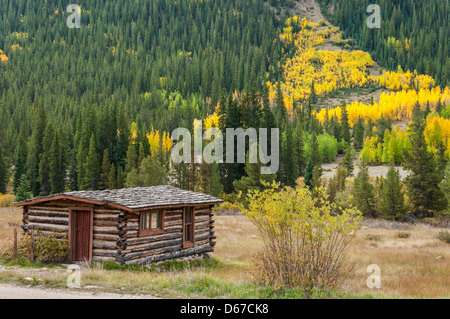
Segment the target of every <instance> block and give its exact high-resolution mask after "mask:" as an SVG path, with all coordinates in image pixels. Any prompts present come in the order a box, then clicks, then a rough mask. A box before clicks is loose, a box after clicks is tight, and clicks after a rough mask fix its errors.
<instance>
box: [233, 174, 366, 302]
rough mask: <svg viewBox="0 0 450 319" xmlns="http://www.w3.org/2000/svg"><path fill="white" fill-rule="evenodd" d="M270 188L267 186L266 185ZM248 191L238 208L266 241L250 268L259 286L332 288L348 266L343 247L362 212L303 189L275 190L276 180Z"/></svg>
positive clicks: (340, 279) (341, 278)
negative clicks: (339, 211) (340, 206)
mask: <svg viewBox="0 0 450 319" xmlns="http://www.w3.org/2000/svg"><path fill="white" fill-rule="evenodd" d="M269 186H270V187H269ZM267 187H268V188H267V189H266V190H264V191H262V192H259V191H250V192H249V194H248V196H247V199H248V208H243V210H242V212H243V213H244V214H245V215H247V217H248V218H249V219H250V221H251V222H252V223H253V224H255V225H256V226H257V227H258V229H259V231H260V233H261V236H262V240H263V243H264V246H263V249H262V251H260V252H258V253H256V254H255V255H254V265H253V267H252V268H251V270H250V274H251V276H252V279H253V280H255V281H256V282H257V283H259V284H264V285H273V286H275V287H279V288H281V287H301V288H303V289H304V290H305V291H306V292H307V293H308V294H309V293H310V292H311V291H312V290H313V289H316V288H317V289H334V288H337V287H338V286H340V285H341V284H342V283H343V282H344V281H345V280H346V278H347V277H348V275H349V272H350V270H351V269H352V265H351V264H350V263H349V261H348V258H347V254H346V249H347V247H348V244H349V243H350V241H351V239H352V238H353V236H352V235H353V234H354V232H356V231H357V229H358V222H359V220H360V217H361V216H360V213H359V212H358V211H356V210H353V209H349V210H344V211H342V214H334V212H335V210H336V207H335V206H334V205H332V204H329V203H328V202H321V203H320V205H318V200H316V199H313V198H312V196H311V193H310V192H309V191H308V190H307V189H305V188H299V189H292V188H289V187H286V188H283V189H281V190H278V187H279V184H276V183H273V184H272V185H267Z"/></svg>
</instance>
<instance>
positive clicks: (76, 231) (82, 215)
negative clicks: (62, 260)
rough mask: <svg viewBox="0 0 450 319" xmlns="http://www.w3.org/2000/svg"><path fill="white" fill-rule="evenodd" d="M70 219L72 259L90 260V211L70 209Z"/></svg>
mask: <svg viewBox="0 0 450 319" xmlns="http://www.w3.org/2000/svg"><path fill="white" fill-rule="evenodd" d="M71 215H72V216H71V217H72V218H71V220H72V227H71V233H72V243H71V248H72V260H73V261H89V260H91V246H92V243H91V237H92V228H91V227H92V226H91V221H92V211H91V210H90V209H89V210H77V209H73V210H72V211H71Z"/></svg>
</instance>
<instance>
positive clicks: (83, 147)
mask: <svg viewBox="0 0 450 319" xmlns="http://www.w3.org/2000/svg"><path fill="white" fill-rule="evenodd" d="M363 2H364V1H363ZM413 2H414V3H416V2H417V3H419V1H412V0H411V1H403V2H401V4H402V5H401V6H400V5H398V6H395V3H396V2H395V1H394V2H389V3H393V7H392V8H393V9H392V10H391V11H392V14H393V18H392V17H391V16H390V15H389V14H386V15H383V19H386V21H394V22H392V23H390V22H389V28H387V27H386V28H382V29H381V30H369V29H367V28H366V26H365V20H364V19H365V17H367V13H366V11H365V10H366V7H367V6H361V11H359V7H358V9H357V14H356V15H355V16H354V17H352V18H350V12H351V10H350V8H351V5H350V4H351V2H349V1H347V0H343V1H334V2H333V1H325V0H323V1H321V4H322V7H323V8H324V9H328V8H333V9H334V11H333V15H332V16H331V19H332V21H333V22H335V23H336V24H339V25H341V26H342V28H343V30H344V31H345V33H343V31H342V30H341V29H340V28H339V27H337V26H333V25H331V24H329V23H328V22H327V21H325V20H324V19H321V21H319V19H316V21H318V22H314V21H311V20H310V19H307V18H305V17H304V15H306V16H307V12H306V14H303V16H302V15H300V13H299V11H301V10H300V9H299V8H300V5H302V6H301V8H302V10H308V8H307V7H305V6H306V2H303V1H301V0H300V1H289V0H287V1H260V0H249V1H237V0H236V1H235V0H226V1H225V0H217V1H195V0H180V1H168V0H151V1H150V0H147V1H132V0H120V1H112V0H104V1H94V0H87V1H84V2H83V4H82V5H81V9H82V11H81V28H80V29H76V28H74V29H69V28H68V27H67V25H66V21H67V17H68V16H69V15H70V13H66V12H65V11H66V6H67V4H66V3H65V2H63V1H50V0H47V1H39V2H35V1H33V2H30V1H25V0H19V1H16V0H0V50H1V51H0V121H1V123H2V125H1V126H0V193H3V194H4V193H7V192H9V193H14V194H15V195H16V196H17V197H16V199H17V200H21V199H24V198H29V197H32V196H44V195H49V194H54V193H60V192H64V191H69V190H85V189H112V188H122V187H136V186H152V185H159V184H173V185H175V186H178V187H181V188H185V189H189V190H195V191H200V192H204V193H208V194H213V195H216V196H221V197H222V198H225V199H228V200H230V201H236V200H237V194H238V193H239V192H243V193H246V192H247V191H248V190H251V189H263V188H264V185H263V182H271V181H273V180H276V181H278V182H280V183H281V184H283V185H287V186H293V187H295V186H301V185H305V186H307V187H309V188H310V189H311V190H312V192H313V195H314V196H316V197H317V196H321V195H320V192H319V190H320V189H322V188H326V190H327V196H328V198H329V199H330V201H335V202H336V203H337V204H339V205H341V206H346V205H347V206H348V205H350V204H352V203H351V200H350V199H351V198H353V199H359V198H364V196H365V195H367V192H366V189H364V188H362V189H363V191H364V192H365V193H364V194H358V193H357V192H358V190H360V188H359V187H358V185H360V184H361V185H363V186H367V185H369V184H370V183H368V181H367V180H366V181H364V180H363V182H361V181H360V179H362V178H365V177H364V176H362V177H361V178H360V179H358V178H359V177H357V178H355V180H354V182H355V187H354V188H352V187H350V188H348V187H346V181H348V180H351V181H352V183H353V180H352V172H353V169H354V167H353V164H352V157H353V156H354V154H355V153H356V152H359V151H361V155H360V158H361V160H362V161H363V162H364V163H365V164H377V165H378V164H392V163H394V164H397V165H403V166H404V167H406V168H408V169H409V170H411V171H414V170H415V169H417V167H416V166H415V165H414V164H415V163H416V164H417V161H415V160H414V156H416V157H417V159H419V158H420V159H426V160H427V161H428V162H427V163H425V164H423V165H426V166H428V167H429V170H428V171H425V170H422V169H420V168H419V169H417V174H418V175H420V174H422V173H423V174H428V175H426V176H425V175H424V176H416V178H417V179H418V180H426V181H430V182H429V183H431V184H429V185H425V186H424V185H414V184H413V181H410V182H408V183H410V184H408V185H410V188H411V189H410V192H411V194H410V195H411V198H410V199H411V201H412V202H416V201H417V205H416V207H414V209H415V210H419V209H422V208H423V207H425V208H426V209H427V210H428V209H431V210H436V211H442V210H444V209H445V208H446V206H447V201H448V200H441V201H440V202H439V203H438V201H435V202H436V203H438V204H436V205H434V204H435V203H434V204H430V203H422V202H420V199H414V198H412V196H414V194H413V192H414V191H417V189H418V191H417V192H416V194H421V192H420V189H421V188H426V189H428V190H430V192H433V193H432V194H430V195H429V196H428V197H427V198H433V197H434V198H441V199H443V198H444V195H443V194H445V193H446V191H443V190H441V186H442V185H448V183H447V184H445V183H444V182H443V181H444V179H445V178H447V179H448V176H447V175H450V174H447V175H445V174H444V173H443V171H444V170H445V167H446V163H447V162H448V160H449V159H450V106H449V104H450V89H449V88H448V86H447V84H448V80H449V78H448V77H449V76H450V72H449V71H448V66H449V65H450V64H449V62H448V61H449V58H448V56H449V48H448V39H449V37H448V36H446V35H448V34H447V33H448V32H449V31H448V30H449V29H448V26H447V22H446V20H445V19H446V18H445V17H444V16H443V14H444V13H445V12H446V13H447V15H448V7H447V6H446V3H447V2H446V1H441V2H436V1H431V2H430V4H429V5H428V4H427V5H425V4H422V2H420V3H421V4H420V5H419V4H417V3H416V4H415V6H416V7H415V9H411V8H412V3H413ZM308 3H309V2H308ZM438 3H439V6H438ZM433 4H435V6H433ZM314 5H316V4H315V3H314ZM438 7H439V9H437V8H438ZM305 8H306V9H305ZM315 8H316V9H317V10H316V11H317V12H319V10H318V7H317V5H316V7H315ZM389 8H390V7H389V5H388V3H387V2H383V5H382V10H383V12H386V13H387V12H390V11H389ZM400 9H401V10H400ZM402 10H403V11H402ZM408 10H409V11H408ZM411 10H412V11H411ZM352 12H353V11H352ZM402 12H403V13H402ZM319 14H320V12H319ZM402 15H404V16H405V19H404V20H403V18H401V17H402ZM430 16H432V17H433V18H430ZM399 17H400V18H399ZM413 17H414V18H413ZM316 18H317V16H316ZM425 18H426V19H425ZM414 19H419V20H420V22H419V23H417V25H419V26H422V28H421V29H420V28H419V27H418V26H417V25H416V23H415V22H414V21H415V20H414ZM348 21H351V22H348ZM385 25H387V24H385ZM438 25H439V26H438ZM427 28H429V30H431V31H436V32H425V31H423V29H425V30H427ZM424 32H425V33H424ZM345 34H348V35H350V36H352V37H353V39H350V38H347V37H346V36H345ZM355 40H356V41H355ZM424 41H425V42H424ZM392 43H393V44H392ZM391 45H394V46H393V47H391ZM359 48H366V49H367V51H368V52H365V51H363V50H361V49H359ZM371 53H372V55H371ZM377 59H378V62H379V63H380V64H381V65H383V66H385V67H386V68H387V69H392V71H387V72H384V71H383V69H381V68H378V67H377V66H376V63H375V61H376V60H377ZM414 118H415V121H414ZM196 119H199V120H202V121H203V124H204V125H203V127H204V128H210V127H216V128H219V129H221V130H222V131H224V130H225V129H226V128H256V129H258V128H268V129H271V128H279V129H280V140H279V145H280V167H279V170H278V172H277V173H276V174H274V175H264V176H263V175H261V174H260V169H259V168H260V166H261V163H254V164H250V163H247V164H244V163H238V164H230V163H227V164H224V163H213V164H208V163H206V162H203V163H199V164H196V163H195V164H194V163H191V164H187V163H180V164H175V163H174V162H173V161H172V160H171V156H170V155H171V150H172V147H173V145H174V141H173V140H172V139H171V133H172V131H173V130H174V129H176V128H179V127H183V128H188V129H189V130H190V131H191V132H193V129H194V121H195V120H196ZM411 119H413V121H412V122H411V123H410V124H409V126H408V123H409V122H410V121H411ZM399 123H400V124H402V125H403V126H404V127H406V126H408V129H407V130H406V131H405V130H404V129H400V128H399V127H398V126H396V124H399ZM235 143H236V141H235ZM204 144H205V145H204V146H206V144H208V141H205V142H204ZM225 146H226V145H224V147H225ZM338 154H342V155H344V154H345V158H344V160H343V161H342V162H341V165H339V168H338V171H337V173H336V176H335V177H334V178H332V179H330V180H324V179H323V178H322V174H323V169H322V164H323V163H330V162H333V161H334V160H335V158H336V156H337V155H338ZM363 170H364V168H363ZM391 175H392V176H394V175H395V174H391ZM446 176H447V177H446ZM366 177H367V176H366ZM394 177H395V176H394ZM262 181H263V182H262ZM366 182H367V183H366ZM442 183H444V184H442ZM441 184H442V185H441ZM377 185H378V186H377V187H378V188H377V190H378V193H377V194H380V193H381V188H382V183H381V182H380V183H379V184H377ZM415 187H416V188H415ZM442 187H444V186H442ZM447 187H448V186H447ZM349 189H352V191H353V190H354V192H355V194H353V195H354V196H353V197H352V196H351V194H350V193H349V192H350V191H349ZM369 193H371V194H372V195H371V196H372V200H371V201H366V202H365V203H367V202H373V205H372V206H371V207H369V208H366V207H359V206H358V203H355V204H356V205H357V206H358V208H360V209H361V210H363V211H364V212H365V214H366V215H374V214H375V213H377V214H379V215H380V214H383V213H384V212H383V211H381V210H380V209H379V208H378V206H377V207H375V193H374V191H371V192H369ZM386 194H389V192H388V191H386ZM397 195H398V197H401V198H403V193H402V194H400V195H399V194H397ZM377 196H378V195H377ZM379 197H380V196H378V197H377V198H378V199H379ZM365 203H362V204H361V205H365ZM404 211H406V209H405V210H404Z"/></svg>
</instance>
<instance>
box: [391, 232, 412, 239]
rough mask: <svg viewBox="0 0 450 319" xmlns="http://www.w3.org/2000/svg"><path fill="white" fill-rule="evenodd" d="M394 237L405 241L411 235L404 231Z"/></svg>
mask: <svg viewBox="0 0 450 319" xmlns="http://www.w3.org/2000/svg"><path fill="white" fill-rule="evenodd" d="M395 237H397V238H401V239H407V238H409V237H411V233H408V232H405V231H399V232H397V233H396V234H395Z"/></svg>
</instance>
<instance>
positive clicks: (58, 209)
mask: <svg viewBox="0 0 450 319" xmlns="http://www.w3.org/2000/svg"><path fill="white" fill-rule="evenodd" d="M28 211H54V212H60V213H63V212H66V213H69V208H68V207H67V208H62V207H52V206H29V207H28Z"/></svg>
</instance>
